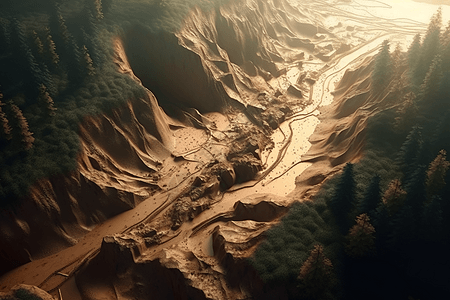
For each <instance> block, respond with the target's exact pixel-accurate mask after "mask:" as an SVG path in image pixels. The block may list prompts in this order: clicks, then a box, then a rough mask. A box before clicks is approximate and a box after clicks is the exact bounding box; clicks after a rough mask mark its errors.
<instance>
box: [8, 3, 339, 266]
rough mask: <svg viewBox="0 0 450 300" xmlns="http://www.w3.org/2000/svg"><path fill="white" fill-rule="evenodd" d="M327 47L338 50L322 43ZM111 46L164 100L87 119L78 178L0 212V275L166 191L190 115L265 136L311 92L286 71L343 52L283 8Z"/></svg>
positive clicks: (220, 14) (271, 6) (235, 14)
mask: <svg viewBox="0 0 450 300" xmlns="http://www.w3.org/2000/svg"><path fill="white" fill-rule="evenodd" d="M326 37H329V38H333V42H331V43H330V42H326V43H324V42H323V40H326ZM113 42H114V43H115V46H116V64H117V66H118V70H119V71H120V72H124V73H128V74H130V76H132V77H134V78H135V79H136V80H137V81H139V80H141V81H142V83H143V84H144V86H146V87H148V88H150V90H151V91H152V92H154V93H155V94H156V95H157V97H158V99H157V98H156V97H155V96H154V94H153V93H152V92H150V91H148V92H147V95H146V96H145V97H144V98H141V99H130V101H129V102H128V103H127V104H126V105H125V106H124V107H121V108H117V109H115V110H114V111H113V112H112V113H111V114H108V115H101V116H93V117H90V118H87V119H86V120H85V121H84V122H83V123H82V124H80V139H81V144H82V148H81V151H80V154H79V157H78V168H77V170H76V171H74V172H73V173H71V174H69V175H65V176H58V177H54V178H48V179H44V180H41V181H40V182H38V183H37V184H35V185H34V186H33V188H32V190H31V193H30V196H29V197H28V199H26V200H25V201H24V204H23V205H22V206H21V207H20V208H18V209H17V210H15V211H2V212H1V217H0V235H1V236H0V239H1V240H2V243H1V245H0V265H1V266H2V269H1V270H0V272H2V273H3V272H4V271H6V270H8V269H11V268H13V267H15V266H18V265H21V264H24V263H26V262H28V261H30V260H33V259H38V258H41V257H45V256H48V255H50V254H52V253H55V252H57V251H58V250H60V249H62V248H65V247H68V246H70V245H73V244H75V243H76V242H77V239H78V238H79V237H82V236H83V235H84V234H85V233H86V232H88V231H89V230H90V229H91V228H92V227H93V226H95V225H96V224H98V223H99V222H102V221H103V220H105V219H108V218H110V217H112V216H114V215H117V214H119V213H121V212H123V211H126V210H129V209H131V208H133V207H135V206H136V204H138V203H140V202H141V201H142V200H143V199H145V198H146V197H148V196H150V195H151V194H152V193H153V192H154V191H157V190H160V189H161V185H159V184H158V180H159V178H160V174H159V173H158V172H159V170H160V168H161V166H162V165H163V162H164V161H165V160H166V159H167V158H168V157H170V155H171V151H172V150H173V149H174V142H173V138H172V134H173V130H172V129H173V128H179V126H184V125H180V124H188V125H189V124H190V125H191V126H200V127H202V126H203V125H201V124H198V122H197V121H198V118H195V117H193V118H192V110H189V109H192V108H193V109H195V110H197V111H199V112H209V111H224V110H229V109H230V108H231V107H232V109H237V110H238V111H242V112H244V114H245V115H246V117H247V118H248V119H250V120H251V121H252V122H253V123H254V124H256V125H257V126H259V127H261V128H263V130H265V131H266V132H268V133H269V132H270V131H271V130H273V129H275V128H276V127H277V126H278V124H280V123H281V122H283V120H284V119H285V116H286V114H288V113H289V112H290V109H289V107H288V106H289V105H290V106H292V105H298V104H299V103H301V102H302V101H304V100H303V96H304V94H305V93H307V92H308V90H309V86H308V85H307V84H304V83H303V82H302V80H300V81H297V82H293V83H287V82H288V81H287V80H286V76H285V73H286V71H287V69H286V66H287V64H290V63H294V62H295V63H296V64H297V63H299V61H301V60H303V59H304V60H306V57H309V56H311V58H312V57H313V55H315V56H317V58H314V59H317V60H318V61H321V58H323V55H325V54H329V53H331V54H332V53H334V52H333V50H335V49H338V48H339V47H340V46H342V45H341V43H340V42H339V39H336V38H335V37H334V35H333V34H332V33H330V32H328V31H327V30H326V29H325V28H322V27H320V26H317V24H312V23H311V21H310V20H309V17H308V16H307V15H304V14H302V13H300V12H299V10H298V9H297V8H295V7H292V6H291V5H290V4H289V3H288V2H287V1H285V0H276V1H230V2H229V3H228V4H226V5H224V6H222V7H221V8H219V9H217V10H215V11H210V12H203V11H200V10H193V11H192V12H191V13H190V15H189V16H187V18H186V20H185V23H184V26H183V27H182V29H181V30H180V31H178V32H177V33H175V34H172V33H167V32H164V33H159V34H158V35H156V36H155V34H153V33H150V32H149V31H147V30H146V29H145V28H141V27H139V26H138V25H136V26H130V28H129V29H128V30H127V31H126V32H125V34H124V35H123V36H122V37H120V38H118V39H117V40H115V41H113ZM128 60H129V63H128ZM134 74H136V75H137V76H138V77H139V78H140V79H138V77H136V76H134ZM305 77H306V75H305V76H303V77H302V78H303V79H304V78H305ZM286 83H287V84H286ZM160 106H161V107H163V108H164V109H165V110H166V112H168V113H169V114H170V115H171V116H172V117H175V118H177V119H178V121H175V120H173V119H172V118H170V117H167V115H166V114H165V112H164V111H163V110H162V109H161V107H160ZM188 110H189V111H190V112H191V113H189V114H188V115H190V117H186V116H187V115H186V114H185V113H184V111H188ZM180 122H181V123H180ZM200 123H201V122H200ZM38 241H39V242H38Z"/></svg>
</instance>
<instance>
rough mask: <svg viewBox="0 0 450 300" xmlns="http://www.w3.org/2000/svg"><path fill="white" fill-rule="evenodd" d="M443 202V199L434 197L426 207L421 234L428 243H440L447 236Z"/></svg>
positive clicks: (421, 223)
mask: <svg viewBox="0 0 450 300" xmlns="http://www.w3.org/2000/svg"><path fill="white" fill-rule="evenodd" d="M441 202H442V198H441V197H439V196H433V198H432V199H431V200H430V201H429V202H427V203H426V204H425V206H424V209H423V212H422V216H421V217H422V218H421V222H420V230H419V232H420V238H421V239H422V240H423V241H425V242H427V243H436V242H439V241H440V240H441V239H442V237H444V236H445V235H444V230H443V228H444V226H443V225H444V219H443V217H444V216H443V212H442V206H441Z"/></svg>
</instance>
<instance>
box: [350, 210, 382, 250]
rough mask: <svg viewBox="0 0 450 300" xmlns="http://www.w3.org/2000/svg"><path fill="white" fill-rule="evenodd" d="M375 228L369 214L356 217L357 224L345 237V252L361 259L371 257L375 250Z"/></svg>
mask: <svg viewBox="0 0 450 300" xmlns="http://www.w3.org/2000/svg"><path fill="white" fill-rule="evenodd" d="M374 233H375V228H374V227H373V226H372V224H370V218H369V216H368V215H367V214H361V215H359V216H357V217H356V224H355V225H353V227H352V228H350V230H349V232H348V234H347V236H346V237H345V239H346V241H347V243H346V245H345V251H346V252H347V254H348V255H350V256H352V257H355V258H361V257H364V256H367V255H370V254H371V253H373V252H374V250H375V236H374Z"/></svg>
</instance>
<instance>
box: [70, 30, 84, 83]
mask: <svg viewBox="0 0 450 300" xmlns="http://www.w3.org/2000/svg"><path fill="white" fill-rule="evenodd" d="M66 53H67V58H66V59H67V65H68V73H69V79H70V81H71V82H72V83H73V84H78V83H80V82H81V81H82V80H83V78H84V73H85V68H84V60H82V59H83V57H82V56H81V55H82V54H81V51H80V48H79V47H78V44H77V42H76V41H75V39H74V38H73V36H72V35H70V36H69V45H68V46H67V48H66Z"/></svg>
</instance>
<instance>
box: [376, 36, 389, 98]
mask: <svg viewBox="0 0 450 300" xmlns="http://www.w3.org/2000/svg"><path fill="white" fill-rule="evenodd" d="M389 47H390V45H389V41H388V40H385V41H384V42H383V43H382V45H381V48H380V51H379V52H378V54H377V56H376V57H375V65H374V68H373V72H372V83H373V90H374V91H378V90H380V89H383V88H385V87H386V86H387V85H388V84H389V82H390V80H391V77H392V74H393V72H392V59H391V54H390V52H389Z"/></svg>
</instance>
